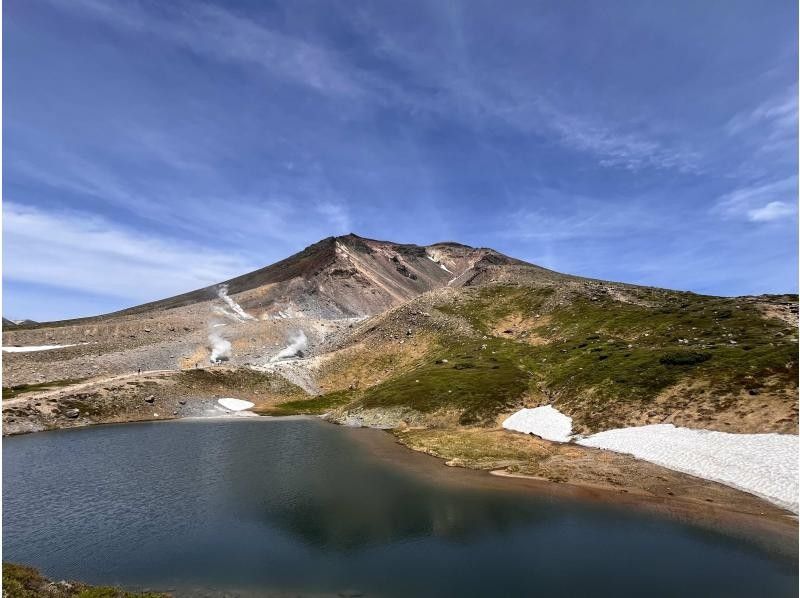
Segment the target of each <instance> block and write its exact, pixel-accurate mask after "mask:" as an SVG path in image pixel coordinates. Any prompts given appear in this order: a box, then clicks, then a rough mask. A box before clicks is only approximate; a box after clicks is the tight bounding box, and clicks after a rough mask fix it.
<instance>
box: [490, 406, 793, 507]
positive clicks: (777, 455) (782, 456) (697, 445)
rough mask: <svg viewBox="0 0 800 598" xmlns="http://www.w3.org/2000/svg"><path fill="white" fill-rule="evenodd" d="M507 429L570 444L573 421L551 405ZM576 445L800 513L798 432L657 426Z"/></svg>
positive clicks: (518, 417) (516, 418) (523, 414)
mask: <svg viewBox="0 0 800 598" xmlns="http://www.w3.org/2000/svg"><path fill="white" fill-rule="evenodd" d="M503 427H504V428H506V429H507V430H514V431H517V432H523V433H525V434H536V435H537V436H540V437H542V438H544V439H545V440H552V441H554V442H569V440H570V438H571V435H572V418H570V417H568V416H566V415H564V414H563V413H561V412H560V411H559V410H558V409H555V408H554V407H551V406H550V405H547V406H544V407H537V408H535V409H520V410H519V411H517V412H516V413H514V414H513V415H511V416H510V417H509V418H508V419H506V420H505V421H504V422H503ZM576 442H577V444H580V445H583V446H589V447H594V448H600V449H606V450H609V451H615V452H617V453H628V454H630V455H633V456H634V457H636V458H638V459H643V460H644V461H650V462H651V463H655V464H656V465H661V466H662V467H667V468H669V469H673V470H675V471H680V472H683V473H688V474H690V475H693V476H697V477H699V478H704V479H706V480H713V481H715V482H719V483H721V484H725V485H727V486H732V487H733V488H738V489H739V490H744V491H745V492H749V493H751V494H755V495H756V496H760V497H761V498H764V499H766V500H768V501H770V502H772V503H774V504H776V505H778V506H779V507H783V508H784V509H788V510H790V511H792V512H794V513H797V512H798V483H800V479H799V478H798V459H797V455H798V447H799V445H798V437H797V436H796V435H794V434H731V433H728V432H716V431H713V430H693V429H690V428H676V427H675V426H673V425H672V424H655V425H650V426H639V427H634V428H619V429H616V430H607V431H605V432H599V433H597V434H593V435H591V436H587V437H586V438H581V439H577V440H576Z"/></svg>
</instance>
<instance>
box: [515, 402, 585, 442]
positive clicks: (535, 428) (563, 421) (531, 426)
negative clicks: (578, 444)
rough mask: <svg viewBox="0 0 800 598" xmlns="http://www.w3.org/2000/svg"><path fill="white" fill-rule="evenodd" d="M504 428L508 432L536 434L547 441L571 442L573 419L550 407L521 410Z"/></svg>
mask: <svg viewBox="0 0 800 598" xmlns="http://www.w3.org/2000/svg"><path fill="white" fill-rule="evenodd" d="M503 427H504V428H505V429H506V430H514V431H516V432H523V433H525V434H536V435H537V436H541V437H542V438H544V439H545V440H552V441H554V442H569V438H570V436H571V435H572V418H571V417H568V416H566V415H564V414H563V413H561V412H560V411H559V410H558V409H555V408H554V407H551V406H550V405H545V406H544V407H536V408H535V409H520V410H519V411H517V412H516V413H515V414H514V415H512V416H511V417H509V418H508V419H506V420H505V421H504V422H503Z"/></svg>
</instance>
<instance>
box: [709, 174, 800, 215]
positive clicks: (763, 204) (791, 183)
mask: <svg viewBox="0 0 800 598" xmlns="http://www.w3.org/2000/svg"><path fill="white" fill-rule="evenodd" d="M796 205H797V176H796V175H792V176H789V177H786V178H784V179H779V180H777V181H769V182H764V183H757V184H753V185H749V186H746V187H740V188H738V189H734V190H733V191H731V192H729V193H726V194H725V195H723V196H722V197H720V198H719V200H718V201H717V203H716V204H715V205H714V207H713V208H712V212H713V213H716V214H720V215H722V216H723V217H724V218H742V219H747V220H750V221H751V222H767V221H770V220H776V219H778V218H783V217H786V216H790V215H792V214H794V213H795V211H796Z"/></svg>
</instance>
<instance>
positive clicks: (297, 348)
mask: <svg viewBox="0 0 800 598" xmlns="http://www.w3.org/2000/svg"><path fill="white" fill-rule="evenodd" d="M307 347H308V339H307V338H306V333H305V332H303V331H302V330H300V331H299V332H297V333H295V334H294V335H292V337H291V338H290V339H289V344H288V345H286V347H284V348H283V349H281V350H280V351H278V354H277V355H275V356H273V357H272V358H271V359H270V361H278V360H279V359H288V358H289V357H295V356H298V355H300V356H302V353H303V351H305V350H306V348H307Z"/></svg>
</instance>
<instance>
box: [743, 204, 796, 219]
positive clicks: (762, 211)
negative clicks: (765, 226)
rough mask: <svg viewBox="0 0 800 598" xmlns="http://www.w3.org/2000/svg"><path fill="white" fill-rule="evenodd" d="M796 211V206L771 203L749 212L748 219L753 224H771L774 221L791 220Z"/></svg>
mask: <svg viewBox="0 0 800 598" xmlns="http://www.w3.org/2000/svg"><path fill="white" fill-rule="evenodd" d="M795 211H796V208H795V206H792V205H789V204H788V203H786V202H783V201H771V202H769V203H768V204H767V205H765V206H764V207H762V208H756V209H754V210H748V212H747V218H748V219H749V220H750V221H751V222H771V221H772V220H780V219H782V218H789V217H791V216H793V215H794V213H795Z"/></svg>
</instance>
